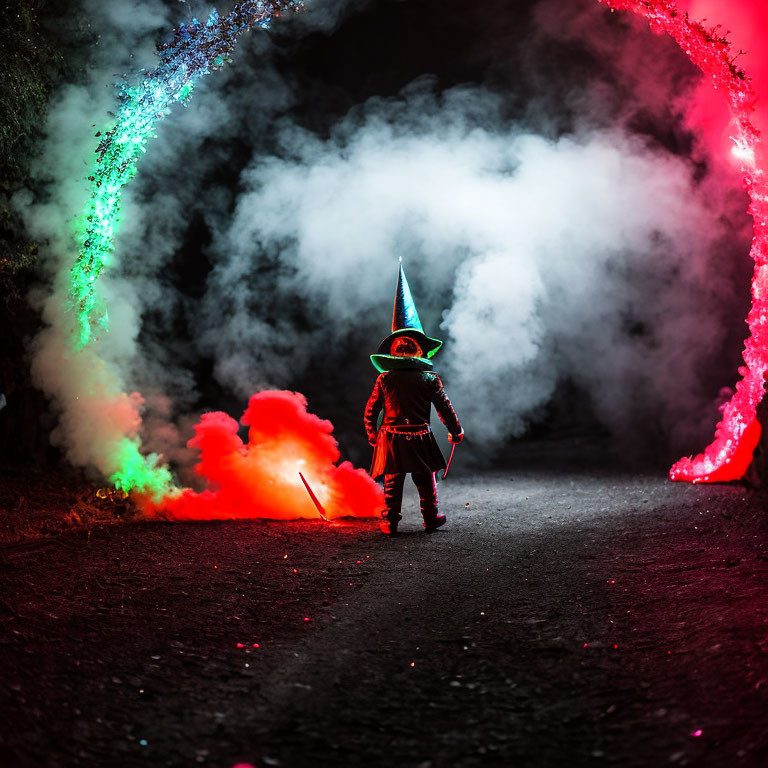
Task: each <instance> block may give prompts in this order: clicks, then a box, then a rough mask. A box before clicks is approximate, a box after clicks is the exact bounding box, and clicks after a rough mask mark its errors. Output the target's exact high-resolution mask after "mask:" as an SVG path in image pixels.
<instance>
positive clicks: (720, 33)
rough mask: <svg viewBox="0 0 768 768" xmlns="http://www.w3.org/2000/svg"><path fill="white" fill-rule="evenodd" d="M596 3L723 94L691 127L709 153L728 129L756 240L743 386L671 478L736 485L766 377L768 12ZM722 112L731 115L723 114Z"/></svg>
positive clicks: (750, 6)
mask: <svg viewBox="0 0 768 768" xmlns="http://www.w3.org/2000/svg"><path fill="white" fill-rule="evenodd" d="M600 1H601V2H604V3H605V4H606V5H609V6H610V7H611V8H612V9H621V10H629V11H634V12H635V13H636V14H638V15H639V16H642V17H644V18H646V19H647V20H648V21H649V23H650V26H651V29H652V30H654V31H655V32H658V33H660V34H665V33H666V34H669V35H670V36H671V37H673V38H674V40H675V41H676V42H677V43H678V45H679V46H680V47H681V48H682V50H683V51H684V52H685V54H686V55H687V56H688V58H689V59H690V60H691V61H692V62H693V63H694V64H695V65H696V66H697V67H698V68H699V69H700V70H701V71H702V73H703V75H704V83H703V84H705V85H706V87H708V88H710V89H713V90H714V91H715V92H717V93H718V94H721V95H719V96H717V97H716V98H712V99H711V100H710V99H709V97H705V96H703V95H702V94H703V93H704V91H703V90H700V92H699V94H698V96H697V99H696V105H695V108H694V109H693V110H692V111H691V112H689V119H691V120H692V121H693V122H696V123H698V124H699V126H700V128H701V130H702V133H703V135H704V137H705V141H707V140H708V141H709V142H710V146H711V145H712V144H713V143H714V144H715V146H717V144H718V143H722V141H723V135H724V129H723V126H725V128H726V131H725V132H726V133H728V134H730V135H729V136H728V139H729V140H731V144H730V145H729V146H730V149H729V152H730V157H733V158H734V159H735V160H737V161H738V162H740V164H741V172H742V175H743V178H744V187H745V189H746V191H747V193H748V194H749V197H750V206H749V212H750V214H751V215H752V218H753V219H754V232H755V236H754V239H753V241H752V250H751V254H750V255H751V256H752V259H753V260H754V262H755V272H754V277H753V279H752V309H751V311H750V313H749V317H748V318H747V323H748V325H749V329H750V331H751V336H750V337H749V338H748V339H747V340H746V342H745V343H744V352H743V356H744V362H745V364H746V365H744V366H742V367H741V368H739V374H740V375H741V376H742V380H741V381H739V382H737V384H736V392H735V394H734V396H733V397H732V398H731V400H730V402H728V403H727V404H726V405H725V407H724V408H723V419H722V421H721V422H720V423H719V424H718V425H717V428H716V431H715V439H714V440H713V441H712V443H711V444H710V445H709V446H708V447H707V448H706V450H705V451H704V453H702V454H699V455H698V456H693V457H685V458H682V459H680V461H678V462H677V464H675V465H674V466H673V467H672V469H671V470H670V472H669V476H670V478H671V479H672V480H687V481H690V482H694V483H702V482H710V483H711V482H718V481H728V480H738V479H739V478H741V477H743V475H744V473H745V472H746V470H747V467H748V466H749V464H750V462H751V460H752V453H753V451H754V449H755V446H756V445H757V441H758V439H759V437H760V425H759V424H758V423H757V422H756V420H755V408H756V407H757V405H758V404H759V403H760V401H761V400H762V399H763V374H764V373H765V372H766V371H767V370H768V180H767V179H766V175H765V171H764V168H765V167H766V165H767V164H768V158H767V157H766V152H765V149H764V146H763V144H762V143H761V141H760V132H759V130H758V128H759V127H763V128H764V129H768V121H767V120H766V115H767V114H768V113H766V111H765V107H764V106H762V105H761V106H760V111H759V112H758V111H756V108H755V105H756V104H757V103H758V97H759V95H760V94H761V93H762V90H763V89H764V88H766V87H768V60H766V58H765V54H764V50H763V47H764V42H763V40H764V38H765V33H766V30H767V29H768V7H766V4H765V2H764V0H739V2H738V3H734V2H731V1H730V0H727V1H726V0H685V2H686V4H687V6H688V7H690V9H691V11H692V12H693V13H706V14H707V20H706V23H701V22H698V21H694V20H693V19H692V18H691V17H689V16H688V14H687V13H684V12H683V11H684V10H685V7H684V6H682V5H681V6H678V5H677V4H676V3H674V2H673V1H672V0H600ZM718 24H720V25H722V26H721V27H718V26H717V25H718ZM726 36H729V39H726ZM731 41H733V42H734V43H735V45H732V42H731ZM740 46H741V47H743V48H744V49H745V50H747V51H749V53H750V56H749V59H748V60H747V59H746V58H745V59H744V66H745V67H746V68H747V69H749V70H750V73H749V74H751V70H754V72H755V79H754V80H752V79H750V76H749V74H748V73H745V72H744V71H742V70H741V69H740V68H739V67H740V65H741V64H742V61H741V60H739V59H738V54H739V47H740ZM723 104H725V105H727V107H728V109H726V110H723V109H722V105H723ZM734 148H735V151H734Z"/></svg>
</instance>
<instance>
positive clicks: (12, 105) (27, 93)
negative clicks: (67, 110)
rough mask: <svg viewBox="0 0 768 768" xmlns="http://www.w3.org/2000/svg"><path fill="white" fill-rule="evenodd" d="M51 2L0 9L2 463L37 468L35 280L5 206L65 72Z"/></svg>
mask: <svg viewBox="0 0 768 768" xmlns="http://www.w3.org/2000/svg"><path fill="white" fill-rule="evenodd" d="M62 6H63V3H62V2H57V1H56V0H12V1H11V2H6V3H4V4H3V5H2V6H0V32H1V33H2V43H0V52H1V53H2V55H0V350H1V352H0V394H1V395H2V396H3V398H4V400H5V403H6V407H4V408H3V409H2V410H0V459H2V460H3V461H4V462H7V461H9V460H14V459H15V460H27V461H28V460H30V459H32V460H35V461H41V460H43V459H45V458H46V456H47V454H48V449H47V445H48V439H47V428H46V423H45V422H46V420H45V418H41V415H42V413H44V412H45V411H46V403H45V401H44V399H43V398H42V396H41V395H40V393H38V392H37V391H36V390H34V388H33V387H32V383H31V380H30V375H29V361H28V359H27V353H26V349H25V341H26V340H27V339H29V338H30V337H31V336H32V335H34V333H35V331H36V330H37V328H38V327H39V318H38V316H37V315H36V313H35V312H34V311H33V310H32V309H31V308H30V307H29V305H28V303H27V301H26V294H27V292H28V290H29V287H30V285H31V283H32V281H33V280H34V279H35V269H36V266H37V244H36V243H35V242H33V241H32V240H31V238H30V237H29V235H28V233H27V232H26V231H25V229H24V224H23V221H22V220H21V218H20V216H19V215H18V214H17V213H16V212H15V211H14V210H13V208H12V205H11V199H12V196H13V195H14V193H16V192H18V191H19V190H20V189H24V188H29V187H30V178H29V170H30V162H31V160H32V158H33V157H34V155H35V152H36V149H37V146H38V142H39V139H40V136H41V127H42V125H43V123H44V120H45V114H46V109H47V104H48V99H49V97H50V94H51V92H52V90H53V87H54V85H55V83H56V81H57V80H58V78H59V77H60V75H61V73H62V68H63V56H62V53H61V51H60V46H59V45H58V44H57V41H56V38H55V35H54V34H53V32H51V31H49V28H48V27H46V26H45V24H44V23H43V20H44V19H45V18H46V17H47V16H48V15H49V14H51V15H53V16H55V15H58V14H59V13H60V12H61V10H62Z"/></svg>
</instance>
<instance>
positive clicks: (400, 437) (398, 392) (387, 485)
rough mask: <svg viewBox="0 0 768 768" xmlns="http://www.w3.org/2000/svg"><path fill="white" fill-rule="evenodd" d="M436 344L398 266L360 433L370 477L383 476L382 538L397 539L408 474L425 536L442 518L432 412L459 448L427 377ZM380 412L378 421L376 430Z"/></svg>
mask: <svg viewBox="0 0 768 768" xmlns="http://www.w3.org/2000/svg"><path fill="white" fill-rule="evenodd" d="M442 344H443V342H442V341H439V340H438V339H432V338H430V337H429V336H427V335H426V334H425V333H424V329H423V328H422V325H421V321H420V320H419V315H418V313H417V311H416V305H415V304H414V302H413V298H412V296H411V291H410V288H409V287H408V281H407V280H406V279H405V272H404V271H403V266H402V264H401V265H400V273H399V276H398V280H397V290H396V292H395V307H394V312H393V314H392V333H391V334H390V335H389V336H387V338H386V339H384V341H382V342H381V344H380V345H379V349H378V351H377V353H376V354H375V355H371V362H372V363H373V365H374V367H375V368H376V369H377V370H378V371H380V372H381V375H380V376H379V377H378V378H377V379H376V384H375V385H374V387H373V392H372V393H371V396H370V398H369V399H368V404H367V405H366V408H365V431H366V432H367V434H368V441H369V442H370V444H371V445H372V446H374V451H373V463H372V465H371V476H372V477H373V478H374V479H378V478H379V477H381V476H382V475H383V476H384V500H385V503H386V509H385V510H384V512H382V521H381V530H382V532H383V533H386V534H395V533H397V524H398V522H399V521H400V520H401V519H402V516H401V514H400V505H401V503H402V499H403V484H404V482H405V476H406V474H408V473H410V474H411V477H412V479H413V482H414V483H415V485H416V488H417V489H418V491H419V499H420V502H421V514H422V516H423V518H424V527H425V528H426V529H427V531H428V532H431V531H434V530H435V529H437V528H439V527H440V526H441V525H443V524H444V523H445V515H440V514H438V511H437V505H438V499H437V486H436V484H435V472H436V471H438V470H440V469H445V459H444V458H443V454H442V453H441V452H440V448H439V447H438V445H437V441H436V440H435V436H434V435H433V434H432V429H431V427H430V425H429V418H430V413H431V409H432V406H433V405H434V406H435V410H436V411H437V414H438V416H439V417H440V420H441V421H442V422H443V424H445V426H446V427H447V428H448V433H449V434H448V439H449V441H450V442H451V443H460V442H461V441H462V439H463V438H464V431H463V430H462V428H461V425H460V424H459V420H458V418H457V416H456V412H455V411H454V410H453V406H452V405H451V401H450V400H449V399H448V395H446V394H445V390H444V389H443V383H442V381H440V377H439V376H438V375H437V374H436V373H433V372H432V362H431V360H430V358H431V357H432V356H433V355H434V354H435V352H437V350H438V349H440V347H441V346H442ZM380 411H381V412H383V419H382V421H381V426H380V427H379V428H378V430H377V427H376V425H377V421H378V419H377V417H378V415H379V412H380Z"/></svg>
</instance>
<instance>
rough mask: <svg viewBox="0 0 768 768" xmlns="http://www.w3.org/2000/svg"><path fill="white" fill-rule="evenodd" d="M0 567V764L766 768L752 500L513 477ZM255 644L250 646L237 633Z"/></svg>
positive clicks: (27, 557)
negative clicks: (427, 527) (373, 510)
mask: <svg viewBox="0 0 768 768" xmlns="http://www.w3.org/2000/svg"><path fill="white" fill-rule="evenodd" d="M441 495H442V498H443V511H445V512H446V513H447V514H448V516H449V524H448V525H447V526H445V528H443V529H441V530H440V531H438V532H436V533H434V534H432V535H428V534H425V533H424V532H423V531H422V530H421V528H420V526H419V524H418V520H417V511H416V510H417V505H416V498H415V494H414V493H413V492H412V491H411V493H410V495H409V496H407V501H406V506H405V515H406V519H405V521H404V524H403V525H402V531H403V532H402V534H401V535H400V536H398V537H397V538H394V539H390V538H386V537H383V536H381V535H380V534H379V533H378V532H377V530H376V529H375V528H374V527H373V526H372V524H371V523H367V522H366V523H360V522H356V523H353V524H349V525H333V526H330V525H325V524H322V523H320V522H318V523H309V522H304V523H295V524H278V523H269V522H258V521H257V522H240V523H210V524H164V523H154V524H148V523H143V524H125V525H119V526H113V527H110V528H104V529H98V528H97V529H95V530H94V531H92V532H91V534H90V535H87V534H86V533H84V532H81V533H71V534H66V535H63V536H60V537H58V538H56V539H53V540H50V541H42V542H37V543H35V544H31V545H26V546H22V547H15V548H7V549H6V550H4V552H3V554H2V555H0V665H1V671H0V675H1V678H0V708H1V709H0V711H2V713H3V717H2V719H0V765H3V766H8V767H9V768H11V767H14V768H15V766H20V767H21V766H24V767H25V768H26V766H30V767H31V766H35V768H40V767H41V766H61V767H62V768H65V767H66V768H68V767H69V766H79V765H83V766H99V767H100V768H101V767H104V768H106V767H107V766H109V768H119V767H120V766H153V767H154V766H179V767H181V766H185V767H188V766H192V765H206V766H212V767H214V768H232V767H233V766H234V765H235V764H237V763H241V762H245V763H250V764H252V765H254V766H259V767H262V766H277V765H281V766H289V767H291V766H298V767H300V768H301V767H303V766H325V765H328V766H340V765H360V764H365V765H367V766H393V767H394V766H397V767H398V768H399V767H401V766H403V767H408V766H413V768H416V767H417V766H420V768H430V767H431V768H438V767H442V766H446V767H448V766H450V767H451V768H452V767H453V766H461V767H464V766H467V767H469V766H485V765H494V766H495V765H499V766H516V767H517V766H537V767H539V766H582V765H584V766H587V765H589V766H592V765H594V766H599V765H621V766H652V767H653V768H656V766H663V765H673V766H676V765H691V766H750V767H751V766H755V767H757V766H765V765H767V764H768V726H767V725H766V723H765V719H766V713H768V599H767V598H768V536H766V534H767V533H768V525H767V524H766V515H765V514H764V512H763V509H764V508H765V502H766V495H765V494H755V493H752V492H748V491H745V490H744V489H743V488H741V487H739V486H716V487H712V486H708V487H705V486H700V487H692V486H689V485H673V484H670V483H668V482H666V481H665V480H664V479H663V478H659V477H652V476H630V475H626V476H624V475H620V474H616V473H610V472H601V473H589V472H587V471H579V472H572V473H568V472H544V471H541V470H536V469H526V470H524V471H522V472H516V473H515V474H509V473H502V472H499V473H496V474H487V475H481V476H474V477H473V478H471V479H466V478H464V479H463V478H462V476H461V473H457V475H456V476H455V477H454V478H451V479H449V480H448V481H446V482H445V483H444V485H443V486H442V490H441ZM255 644H256V645H255Z"/></svg>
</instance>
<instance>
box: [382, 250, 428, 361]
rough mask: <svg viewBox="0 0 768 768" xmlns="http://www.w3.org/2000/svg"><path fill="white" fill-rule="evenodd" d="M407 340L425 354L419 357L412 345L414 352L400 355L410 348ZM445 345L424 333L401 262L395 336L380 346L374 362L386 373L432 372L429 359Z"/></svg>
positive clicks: (396, 300)
mask: <svg viewBox="0 0 768 768" xmlns="http://www.w3.org/2000/svg"><path fill="white" fill-rule="evenodd" d="M406 339H410V340H412V341H413V342H415V343H416V344H417V345H418V347H419V348H420V350H421V354H418V350H417V349H416V346H415V345H411V350H408V353H407V354H403V352H402V351H401V352H400V354H397V348H398V347H399V348H401V349H402V348H403V347H406V348H407V347H408V346H409V344H408V342H407V341H406ZM442 346H443V342H442V341H440V340H439V339H433V338H430V337H429V336H427V335H426V334H425V333H424V328H423V327H422V325H421V320H419V313H418V312H417V311H416V304H414V301H413V296H411V289H410V288H409V287H408V281H407V280H406V279H405V272H404V270H403V264H402V262H401V263H400V272H399V274H398V276H397V288H396V289H395V307H394V310H393V312H392V333H390V334H389V336H387V338H386V339H384V341H382V342H381V344H379V348H378V350H376V354H375V355H371V362H372V363H373V365H374V367H375V368H376V369H377V370H379V371H381V372H382V373H385V372H386V371H395V370H399V369H403V368H410V369H413V368H416V369H421V370H428V369H429V368H431V367H432V362H431V361H430V359H429V358H431V357H432V356H433V355H434V354H435V352H437V350H438V349H440V347H442ZM413 350H416V354H415V355H414V354H413V353H412V351H413ZM393 352H394V353H395V354H393Z"/></svg>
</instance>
